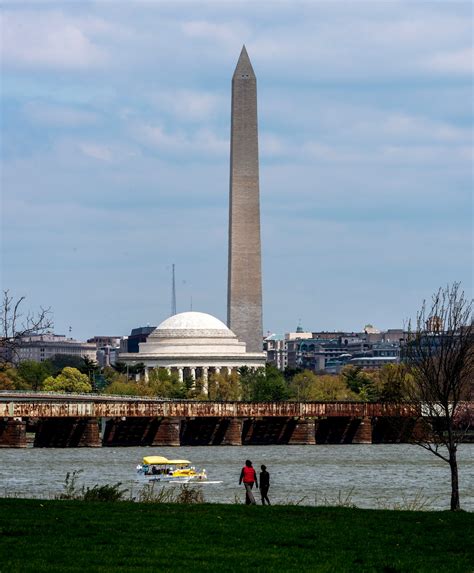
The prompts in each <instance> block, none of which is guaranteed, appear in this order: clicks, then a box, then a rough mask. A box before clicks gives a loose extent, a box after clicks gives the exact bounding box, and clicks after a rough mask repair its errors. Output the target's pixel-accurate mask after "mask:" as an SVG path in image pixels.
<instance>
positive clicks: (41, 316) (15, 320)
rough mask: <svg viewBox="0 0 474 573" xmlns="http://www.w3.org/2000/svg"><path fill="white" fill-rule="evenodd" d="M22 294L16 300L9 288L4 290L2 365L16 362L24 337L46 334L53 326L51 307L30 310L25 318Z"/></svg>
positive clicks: (0, 317) (0, 325)
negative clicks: (22, 310) (34, 310)
mask: <svg viewBox="0 0 474 573" xmlns="http://www.w3.org/2000/svg"><path fill="white" fill-rule="evenodd" d="M24 301H25V297H24V296H22V297H20V298H19V299H18V300H16V302H14V298H13V296H11V295H10V293H9V291H8V290H4V291H3V300H2V310H1V313H0V332H1V336H0V365H5V364H8V363H12V362H16V361H17V359H18V349H19V347H20V345H21V342H22V340H23V339H24V338H27V337H29V336H33V335H35V334H44V333H45V332H48V331H50V330H51V329H52V328H53V321H52V317H51V309H50V308H43V307H40V310H39V311H38V312H36V313H32V312H28V313H27V315H26V317H24V318H23V316H24V315H23V313H22V312H21V305H22V304H23V302H24Z"/></svg>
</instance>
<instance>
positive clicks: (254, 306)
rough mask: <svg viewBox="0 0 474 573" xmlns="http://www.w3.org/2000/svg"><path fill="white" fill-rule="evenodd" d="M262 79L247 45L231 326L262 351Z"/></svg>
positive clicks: (233, 212) (238, 97) (240, 80)
mask: <svg viewBox="0 0 474 573" xmlns="http://www.w3.org/2000/svg"><path fill="white" fill-rule="evenodd" d="M259 193H260V191H259V184H258V128H257V78H256V77H255V74H254V71H253V68H252V64H251V63H250V59H249V57H248V54H247V50H246V49H245V46H244V47H243V48H242V52H241V53H240V57H239V61H238V62H237V67H236V68H235V72H234V75H233V76H232V115H231V137H230V200H229V277H228V286H227V288H228V290H227V325H228V327H229V328H230V329H231V330H232V331H233V332H234V333H235V334H236V335H237V337H238V339H239V340H241V341H242V342H246V343H247V352H262V341H263V326H262V265H261V247H260V197H259Z"/></svg>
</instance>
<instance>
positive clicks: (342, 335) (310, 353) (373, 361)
mask: <svg viewBox="0 0 474 573" xmlns="http://www.w3.org/2000/svg"><path fill="white" fill-rule="evenodd" d="M368 327H369V328H368ZM368 327H365V329H364V331H363V332H326V331H324V332H304V331H303V330H302V329H301V328H300V327H299V328H298V329H297V332H289V333H286V334H285V335H284V336H278V335H270V336H268V337H267V338H265V339H264V350H265V352H266V355H267V361H268V362H269V363H270V364H273V365H275V366H276V367H277V368H279V369H280V370H285V368H289V369H308V370H312V371H314V372H319V373H324V374H337V373H338V372H340V371H341V369H342V368H343V367H344V366H346V365H354V366H360V367H362V368H364V369H374V368H380V367H381V366H383V365H384V364H394V363H397V362H399V361H400V346H401V343H402V342H403V340H404V338H405V333H404V331H403V330H401V329H390V330H387V331H379V330H378V329H375V328H373V327H372V326H370V325H368Z"/></svg>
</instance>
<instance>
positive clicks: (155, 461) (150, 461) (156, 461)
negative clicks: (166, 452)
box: [143, 456, 170, 466]
mask: <svg viewBox="0 0 474 573" xmlns="http://www.w3.org/2000/svg"><path fill="white" fill-rule="evenodd" d="M143 463H144V464H145V465H147V466H156V465H163V464H169V463H170V462H169V460H168V459H167V458H165V457H163V456H146V457H145V458H143Z"/></svg>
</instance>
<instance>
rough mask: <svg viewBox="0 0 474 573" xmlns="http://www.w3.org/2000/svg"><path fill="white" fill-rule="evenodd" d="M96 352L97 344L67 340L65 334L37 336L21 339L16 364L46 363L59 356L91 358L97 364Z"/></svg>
mask: <svg viewBox="0 0 474 573" xmlns="http://www.w3.org/2000/svg"><path fill="white" fill-rule="evenodd" d="M96 352H97V349H96V345H95V344H92V343H88V342H81V341H79V340H74V339H73V338H66V336H64V335H63V334H35V335H32V336H25V337H24V338H22V339H21V343H20V345H19V347H18V349H17V351H16V359H15V362H23V361H24V360H34V361H35V362H44V361H45V360H48V358H53V357H54V356H56V355H57V354H63V355H64V354H66V355H68V356H77V357H79V358H89V359H90V360H93V361H94V362H95V360H96Z"/></svg>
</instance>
